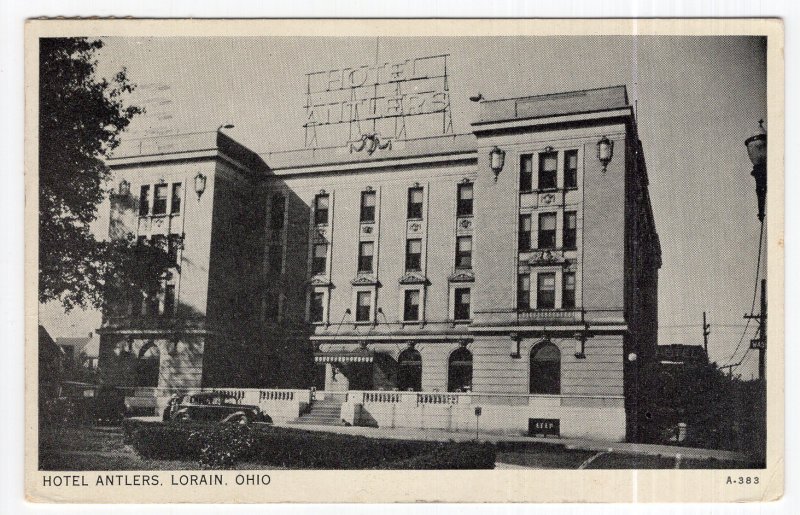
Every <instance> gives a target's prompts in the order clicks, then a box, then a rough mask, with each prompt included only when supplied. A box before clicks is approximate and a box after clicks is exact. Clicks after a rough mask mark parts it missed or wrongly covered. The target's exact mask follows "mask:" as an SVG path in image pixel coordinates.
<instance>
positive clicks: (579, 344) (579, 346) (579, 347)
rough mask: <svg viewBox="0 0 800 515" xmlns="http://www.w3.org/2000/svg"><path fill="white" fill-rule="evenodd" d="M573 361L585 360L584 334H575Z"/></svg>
mask: <svg viewBox="0 0 800 515" xmlns="http://www.w3.org/2000/svg"><path fill="white" fill-rule="evenodd" d="M575 359H586V333H577V334H575Z"/></svg>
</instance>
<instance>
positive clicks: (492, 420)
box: [342, 391, 625, 442]
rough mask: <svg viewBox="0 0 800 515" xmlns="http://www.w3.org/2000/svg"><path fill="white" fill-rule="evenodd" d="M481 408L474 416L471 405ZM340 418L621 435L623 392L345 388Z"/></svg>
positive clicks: (467, 428) (455, 427)
mask: <svg viewBox="0 0 800 515" xmlns="http://www.w3.org/2000/svg"><path fill="white" fill-rule="evenodd" d="M476 407H480V408H481V415H480V417H476V415H475V408H476ZM342 418H343V419H344V420H345V421H347V422H348V423H351V424H353V425H363V426H377V427H397V428H410V429H423V430H424V429H438V430H445V431H475V426H476V418H479V420H478V421H477V422H478V424H479V427H480V429H481V430H483V431H491V432H495V433H504V434H515V435H527V434H528V424H529V419H532V418H535V419H555V420H558V421H559V425H560V436H561V437H563V438H590V439H593V440H603V441H610V442H621V441H624V440H625V407H624V401H623V398H622V397H596V396H560V395H482V394H475V393H473V394H456V393H423V392H352V391H351V392H349V394H348V397H347V401H346V402H345V403H344V404H343V405H342Z"/></svg>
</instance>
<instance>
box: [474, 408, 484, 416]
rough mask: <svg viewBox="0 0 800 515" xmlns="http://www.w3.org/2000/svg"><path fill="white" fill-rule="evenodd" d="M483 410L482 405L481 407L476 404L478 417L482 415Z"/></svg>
mask: <svg viewBox="0 0 800 515" xmlns="http://www.w3.org/2000/svg"><path fill="white" fill-rule="evenodd" d="M482 411H483V410H482V409H481V407H480V406H475V416H476V417H480V416H481V412H482Z"/></svg>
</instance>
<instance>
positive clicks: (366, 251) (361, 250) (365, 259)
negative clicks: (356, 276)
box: [358, 241, 375, 272]
mask: <svg viewBox="0 0 800 515" xmlns="http://www.w3.org/2000/svg"><path fill="white" fill-rule="evenodd" d="M374 254H375V243H373V242H371V241H362V242H361V243H360V244H359V245H358V271H359V272H372V258H373V255H374Z"/></svg>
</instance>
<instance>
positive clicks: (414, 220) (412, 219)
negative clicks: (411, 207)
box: [406, 216, 425, 222]
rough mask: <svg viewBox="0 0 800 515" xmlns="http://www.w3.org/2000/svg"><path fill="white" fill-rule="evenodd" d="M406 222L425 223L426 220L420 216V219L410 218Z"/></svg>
mask: <svg viewBox="0 0 800 515" xmlns="http://www.w3.org/2000/svg"><path fill="white" fill-rule="evenodd" d="M406 220H408V221H409V222H422V221H423V220H425V219H424V218H423V217H421V216H420V217H418V218H417V217H414V218H412V217H409V218H407V219H406Z"/></svg>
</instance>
